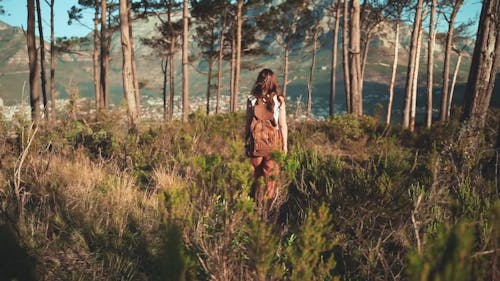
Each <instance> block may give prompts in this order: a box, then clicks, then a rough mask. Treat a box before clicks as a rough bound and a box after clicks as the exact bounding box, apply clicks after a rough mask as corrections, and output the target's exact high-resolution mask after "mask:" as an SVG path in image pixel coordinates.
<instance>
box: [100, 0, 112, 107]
mask: <svg viewBox="0 0 500 281" xmlns="http://www.w3.org/2000/svg"><path fill="white" fill-rule="evenodd" d="M107 3H108V1H107V0H101V79H100V82H101V90H100V93H101V107H102V108H108V107H109V89H108V70H109V55H110V54H109V45H110V38H109V35H108V22H107V15H108V4H107Z"/></svg>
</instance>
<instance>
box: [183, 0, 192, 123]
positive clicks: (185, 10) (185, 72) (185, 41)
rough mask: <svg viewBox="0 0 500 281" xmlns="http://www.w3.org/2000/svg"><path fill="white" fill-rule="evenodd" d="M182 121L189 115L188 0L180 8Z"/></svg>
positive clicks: (185, 120)
mask: <svg viewBox="0 0 500 281" xmlns="http://www.w3.org/2000/svg"><path fill="white" fill-rule="evenodd" d="M182 26H183V31H182V38H183V39H182V121H183V122H187V120H188V115H189V111H190V110H189V71H188V66H189V61H188V59H189V2H188V0H184V2H183V9H182Z"/></svg>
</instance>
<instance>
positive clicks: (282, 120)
mask: <svg viewBox="0 0 500 281" xmlns="http://www.w3.org/2000/svg"><path fill="white" fill-rule="evenodd" d="M279 101H280V112H279V116H278V118H279V121H278V124H279V127H280V128H279V129H280V133H281V138H282V140H283V147H282V149H283V152H285V154H287V153H288V124H287V122H286V104H285V98H284V97H282V96H281V97H279Z"/></svg>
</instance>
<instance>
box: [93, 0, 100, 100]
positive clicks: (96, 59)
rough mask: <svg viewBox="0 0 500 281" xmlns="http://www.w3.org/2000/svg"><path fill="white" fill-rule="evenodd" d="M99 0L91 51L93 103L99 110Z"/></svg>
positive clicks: (96, 8) (96, 4)
mask: <svg viewBox="0 0 500 281" xmlns="http://www.w3.org/2000/svg"><path fill="white" fill-rule="evenodd" d="M99 7H100V3H99V1H95V13H94V51H93V53H92V63H93V65H92V66H93V73H94V91H95V105H96V109H97V110H99V108H100V107H101V81H100V73H99V67H100V64H99V34H98V32H99Z"/></svg>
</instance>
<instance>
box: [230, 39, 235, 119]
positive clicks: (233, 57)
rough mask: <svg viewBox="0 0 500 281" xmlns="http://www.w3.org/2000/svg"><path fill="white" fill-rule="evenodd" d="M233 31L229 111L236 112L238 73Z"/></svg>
mask: <svg viewBox="0 0 500 281" xmlns="http://www.w3.org/2000/svg"><path fill="white" fill-rule="evenodd" d="M234 35H235V34H234V30H233V38H232V39H231V77H230V80H231V81H230V96H229V111H230V112H234V101H233V100H234V96H235V92H236V91H235V87H234V81H235V77H236V75H235V73H236V40H235V36H234Z"/></svg>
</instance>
